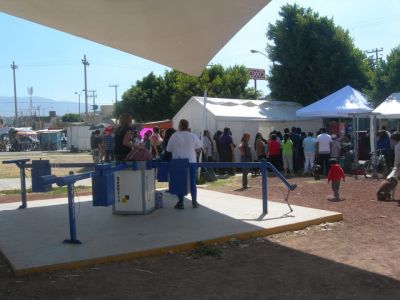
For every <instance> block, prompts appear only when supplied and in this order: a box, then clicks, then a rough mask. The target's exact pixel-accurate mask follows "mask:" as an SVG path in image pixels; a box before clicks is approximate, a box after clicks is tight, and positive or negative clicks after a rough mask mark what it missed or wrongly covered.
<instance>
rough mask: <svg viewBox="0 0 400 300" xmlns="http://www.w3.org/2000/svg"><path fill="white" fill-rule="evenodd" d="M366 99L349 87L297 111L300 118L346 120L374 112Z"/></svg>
mask: <svg viewBox="0 0 400 300" xmlns="http://www.w3.org/2000/svg"><path fill="white" fill-rule="evenodd" d="M372 110H373V108H371V106H370V105H369V103H368V100H367V98H366V97H364V96H363V94H361V93H360V92H359V91H357V90H356V89H353V88H352V87H351V86H349V85H347V86H345V87H344V88H342V89H340V90H338V91H336V92H334V93H333V94H330V95H329V96H327V97H325V98H323V99H321V100H319V101H317V102H315V103H312V104H310V105H308V106H306V107H304V108H302V109H299V110H298V111H297V113H296V114H297V116H299V117H320V118H323V117H328V118H329V117H331V118H337V117H341V118H346V117H350V116H351V115H354V114H365V113H369V112H372Z"/></svg>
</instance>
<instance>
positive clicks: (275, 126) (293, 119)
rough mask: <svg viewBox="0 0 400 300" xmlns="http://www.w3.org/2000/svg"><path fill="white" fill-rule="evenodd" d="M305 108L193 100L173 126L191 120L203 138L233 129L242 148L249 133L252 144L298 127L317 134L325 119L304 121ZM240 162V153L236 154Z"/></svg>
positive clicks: (267, 102)
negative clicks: (204, 133)
mask: <svg viewBox="0 0 400 300" xmlns="http://www.w3.org/2000/svg"><path fill="white" fill-rule="evenodd" d="M299 108H301V105H300V104H298V103H295V102H289V101H270V100H245V99H221V98H207V100H206V104H205V103H204V97H191V98H190V100H189V101H188V102H186V104H185V105H184V106H183V107H182V108H181V109H180V110H179V111H178V112H177V113H176V115H175V116H174V117H173V119H172V123H173V125H174V127H175V128H177V126H178V123H179V120H180V119H187V120H188V121H189V126H190V128H191V130H192V132H193V133H195V134H197V135H199V136H200V135H202V131H203V130H204V129H207V130H209V131H210V133H211V135H213V134H214V133H215V132H216V131H217V130H223V129H224V128H225V127H229V128H230V129H231V131H232V137H233V141H234V143H235V144H236V145H239V143H240V139H241V138H242V135H243V133H249V134H250V135H251V140H252V141H253V139H254V136H255V135H256V133H257V132H261V133H262V134H263V135H264V137H268V135H269V133H270V132H271V131H273V130H279V131H283V129H284V128H286V127H288V128H290V127H292V126H296V127H300V128H301V129H302V130H303V131H305V132H307V131H313V132H315V131H316V130H318V129H319V128H321V127H322V119H321V118H314V119H310V118H307V119H305V118H300V117H297V116H296V111H297V110H298V109H299ZM235 154H236V156H237V157H236V158H237V159H238V156H239V151H236V153H235Z"/></svg>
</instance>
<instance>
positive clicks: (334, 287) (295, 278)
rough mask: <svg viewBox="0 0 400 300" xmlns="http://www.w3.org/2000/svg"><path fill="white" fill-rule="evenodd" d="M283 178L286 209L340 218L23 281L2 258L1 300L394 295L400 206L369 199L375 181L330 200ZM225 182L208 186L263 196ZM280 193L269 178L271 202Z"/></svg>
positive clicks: (316, 185)
mask: <svg viewBox="0 0 400 300" xmlns="http://www.w3.org/2000/svg"><path fill="white" fill-rule="evenodd" d="M289 181H290V182H291V183H296V184H297V185H298V188H297V189H296V190H295V191H293V192H291V193H290V197H289V201H290V203H291V204H292V205H303V206H308V207H313V208H321V209H327V210H333V211H339V212H342V213H343V214H344V221H342V222H338V223H326V224H322V225H319V226H311V227H308V228H306V229H304V230H299V231H295V232H287V233H282V234H278V235H273V236H269V237H265V238H257V239H253V240H246V241H238V240H231V241H230V242H228V243H225V244H218V245H214V246H211V247H210V246H201V247H199V248H198V249H197V250H195V251H193V252H184V253H170V254H168V255H163V256H157V257H148V258H143V259H138V260H134V261H128V262H121V263H112V264H106V265H96V266H92V267H87V268H82V269H76V270H68V271H56V272H51V273H44V274H35V275H31V276H27V277H15V276H14V275H13V274H12V273H11V270H10V268H9V267H8V265H7V263H6V261H5V259H4V258H3V257H1V258H0V299H54V298H59V299H371V300H372V299H399V298H400V296H399V295H400V281H399V280H400V251H399V249H400V237H399V234H400V230H399V225H400V218H399V214H400V207H399V201H392V202H378V201H376V200H375V196H374V195H375V191H376V188H377V186H378V185H379V182H378V181H373V180H371V179H364V178H361V177H359V178H358V179H357V180H356V179H354V178H347V180H346V182H345V183H343V184H342V186H341V197H344V198H345V200H343V201H340V202H332V201H329V200H327V198H328V197H330V196H331V190H330V186H329V185H328V184H327V183H326V180H321V181H314V180H313V178H304V177H299V178H297V177H295V178H291V179H290V180H289ZM224 183H225V184H222V185H221V184H218V185H214V188H213V189H216V190H219V191H223V192H226V193H234V194H240V195H245V196H250V197H255V198H259V199H261V185H260V177H256V178H251V179H250V186H251V188H249V189H247V190H244V191H243V190H240V189H239V188H240V177H235V178H233V179H232V178H231V179H229V180H226V181H225V182H224ZM285 193H286V189H285V188H284V186H283V185H282V184H281V183H280V182H279V180H278V179H277V178H274V177H272V178H269V179H268V197H269V199H270V200H274V201H283V199H284V194H285ZM396 199H400V191H398V193H397V197H396ZM260 201H261V200H260ZM182 213H184V211H183V212H182Z"/></svg>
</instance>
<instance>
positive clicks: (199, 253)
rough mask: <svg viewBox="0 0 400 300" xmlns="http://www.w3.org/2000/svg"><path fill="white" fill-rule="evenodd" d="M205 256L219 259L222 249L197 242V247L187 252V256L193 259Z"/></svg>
mask: <svg viewBox="0 0 400 300" xmlns="http://www.w3.org/2000/svg"><path fill="white" fill-rule="evenodd" d="M205 256H208V257H213V258H217V259H221V258H222V250H221V249H219V248H216V247H213V246H209V245H205V244H204V243H202V242H199V243H198V246H197V248H195V249H193V250H192V251H190V252H189V257H191V258H193V259H199V258H202V257H205Z"/></svg>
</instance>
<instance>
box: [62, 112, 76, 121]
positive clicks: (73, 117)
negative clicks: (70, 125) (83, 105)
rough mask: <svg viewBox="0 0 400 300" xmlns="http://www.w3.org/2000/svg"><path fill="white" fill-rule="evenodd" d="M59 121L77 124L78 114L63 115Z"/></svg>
mask: <svg viewBox="0 0 400 300" xmlns="http://www.w3.org/2000/svg"><path fill="white" fill-rule="evenodd" d="M61 121H63V122H79V121H80V118H79V115H78V114H72V113H69V114H65V115H63V116H62V117H61Z"/></svg>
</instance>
